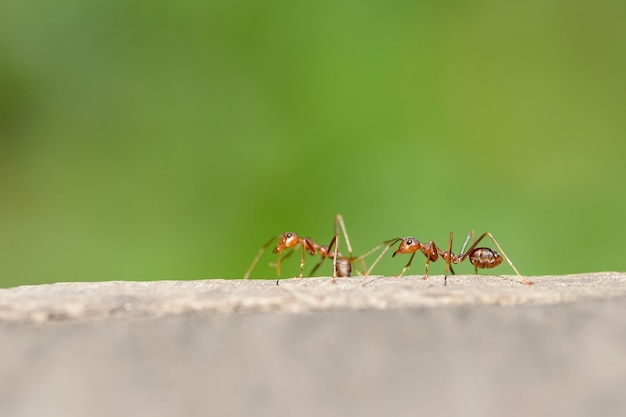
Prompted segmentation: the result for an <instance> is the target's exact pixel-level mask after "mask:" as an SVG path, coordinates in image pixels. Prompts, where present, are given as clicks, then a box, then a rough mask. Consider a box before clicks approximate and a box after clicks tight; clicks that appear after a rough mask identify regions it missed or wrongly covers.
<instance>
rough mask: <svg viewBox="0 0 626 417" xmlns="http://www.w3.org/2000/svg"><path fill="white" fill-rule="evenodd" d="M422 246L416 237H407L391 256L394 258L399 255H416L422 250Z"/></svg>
mask: <svg viewBox="0 0 626 417" xmlns="http://www.w3.org/2000/svg"><path fill="white" fill-rule="evenodd" d="M420 247H421V244H420V241H419V240H417V239H415V238H414V237H405V238H404V239H402V241H401V242H400V246H398V250H397V251H395V252H394V253H393V255H391V256H392V257H394V256H396V255H397V254H399V253H405V254H406V253H414V252H417V251H418V250H420Z"/></svg>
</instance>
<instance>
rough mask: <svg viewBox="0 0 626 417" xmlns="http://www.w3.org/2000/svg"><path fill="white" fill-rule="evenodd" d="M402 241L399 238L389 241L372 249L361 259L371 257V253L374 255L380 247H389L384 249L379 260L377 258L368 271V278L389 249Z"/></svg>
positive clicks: (366, 273)
mask: <svg viewBox="0 0 626 417" xmlns="http://www.w3.org/2000/svg"><path fill="white" fill-rule="evenodd" d="M401 240H402V238H399V237H397V238H395V239H391V240H387V241H385V242H383V243H381V244H380V245H378V246H376V247H375V248H373V249H371V250H370V251H368V252H367V253H366V254H364V255H361V256H360V257H361V258H364V257H366V256H367V255H369V254H371V253H373V252H376V251H377V250H378V249H380V247H381V246H385V245H386V246H387V247H386V248H385V249H384V250H383V251H382V252H381V253H380V255H378V258H376V260H375V261H374V263H373V264H372V266H370V269H368V270H367V271H366V272H365V275H366V276H367V275H369V274H370V272H372V269H374V267H375V266H376V264H377V263H378V262H379V261H380V260H381V259H382V257H383V255H384V254H385V253H386V252H387V251H388V250H389V249H391V247H392V246H393V245H395V244H396V243H398V242H399V241H401Z"/></svg>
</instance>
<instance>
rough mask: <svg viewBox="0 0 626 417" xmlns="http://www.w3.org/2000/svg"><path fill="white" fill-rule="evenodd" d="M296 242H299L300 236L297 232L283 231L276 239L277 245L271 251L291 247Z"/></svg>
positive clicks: (280, 250) (279, 250) (276, 251)
mask: <svg viewBox="0 0 626 417" xmlns="http://www.w3.org/2000/svg"><path fill="white" fill-rule="evenodd" d="M298 243H300V238H299V237H298V235H297V234H295V233H293V232H287V233H283V234H282V235H280V238H279V239H278V245H276V247H275V248H274V250H273V252H274V253H278V252H282V251H284V250H285V249H289V248H293V247H294V246H296V245H297V244H298Z"/></svg>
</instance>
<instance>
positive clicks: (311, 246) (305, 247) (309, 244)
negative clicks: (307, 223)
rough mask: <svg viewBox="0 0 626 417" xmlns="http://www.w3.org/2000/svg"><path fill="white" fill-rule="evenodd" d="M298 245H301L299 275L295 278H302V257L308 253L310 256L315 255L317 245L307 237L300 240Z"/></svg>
mask: <svg viewBox="0 0 626 417" xmlns="http://www.w3.org/2000/svg"><path fill="white" fill-rule="evenodd" d="M300 244H301V245H302V258H301V260H300V275H298V276H297V277H296V278H302V274H303V273H304V256H305V252H309V253H310V254H311V255H315V253H316V247H317V244H316V243H315V242H313V240H312V239H309V238H308V237H305V238H302V239H301V240H300Z"/></svg>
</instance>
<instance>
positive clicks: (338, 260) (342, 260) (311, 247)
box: [243, 214, 365, 283]
mask: <svg viewBox="0 0 626 417" xmlns="http://www.w3.org/2000/svg"><path fill="white" fill-rule="evenodd" d="M339 229H341V231H342V233H343V237H344V240H345V241H346V246H347V247H348V252H349V253H350V256H349V257H346V256H343V255H342V254H341V253H340V252H339ZM276 238H278V244H277V245H276V247H275V248H274V250H273V251H272V252H273V253H278V260H277V262H276V275H278V276H280V262H281V260H282V259H283V252H284V251H286V250H287V249H290V251H289V252H287V254H286V255H285V256H284V258H287V257H289V256H290V255H291V254H292V253H293V251H294V250H295V248H296V247H297V246H298V245H300V246H301V247H302V258H301V260H300V274H299V275H297V278H302V274H303V272H304V264H305V263H304V258H305V253H306V252H308V253H309V254H310V255H312V256H314V255H316V254H319V255H321V257H322V259H321V261H320V262H319V263H317V265H315V267H314V268H313V269H312V270H311V273H310V274H311V275H312V274H313V273H315V271H317V269H318V268H319V267H320V266H321V265H322V263H323V262H324V260H325V259H326V258H330V259H332V260H333V283H336V282H337V277H349V276H350V275H351V274H352V265H353V263H354V262H355V261H357V260H359V261H360V262H361V263H362V266H363V270H365V265H364V262H363V259H362V257H359V258H354V256H353V255H352V246H351V245H350V240H349V239H348V233H347V231H346V226H345V223H344V221H343V217H342V216H341V215H340V214H337V215H336V216H335V234H334V235H333V238H332V239H331V241H330V243H329V244H328V245H327V246H323V245H319V244H317V243H316V242H315V241H314V240H313V239H311V238H308V237H303V238H301V237H299V236H298V235H297V234H296V233H293V232H286V233H283V234H281V235H279V236H273V237H272V238H271V239H270V240H268V241H267V242H266V243H265V244H264V245H263V246H261V249H259V252H258V253H257V256H256V257H255V258H254V260H253V261H252V265H250V267H249V268H248V270H247V271H246V273H245V274H244V276H243V278H244V279H248V278H249V276H250V273H251V272H252V269H254V267H255V265H256V264H257V262H258V261H259V258H260V257H261V255H262V254H263V252H265V250H266V249H267V247H268V246H269V245H270V244H271V243H272V242H273V241H274V240H275V239H276ZM333 247H334V250H333Z"/></svg>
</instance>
